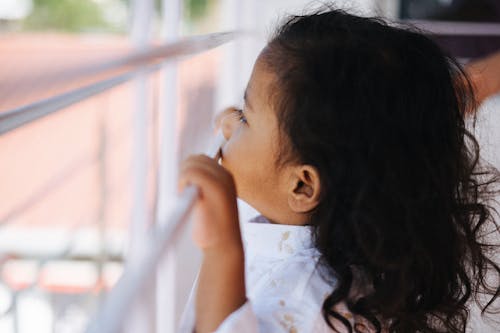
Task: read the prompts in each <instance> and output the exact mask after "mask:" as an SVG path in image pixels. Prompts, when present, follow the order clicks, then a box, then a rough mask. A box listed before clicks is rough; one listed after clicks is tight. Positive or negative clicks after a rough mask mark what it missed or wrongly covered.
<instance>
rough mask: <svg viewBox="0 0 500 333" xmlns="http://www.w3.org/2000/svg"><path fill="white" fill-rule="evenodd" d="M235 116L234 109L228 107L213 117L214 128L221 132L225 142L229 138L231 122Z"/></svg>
mask: <svg viewBox="0 0 500 333" xmlns="http://www.w3.org/2000/svg"><path fill="white" fill-rule="evenodd" d="M234 115H235V108H234V107H229V108H227V109H225V110H224V111H222V112H221V113H219V114H218V115H216V116H215V128H216V129H217V130H218V129H220V130H221V131H222V135H224V138H225V139H226V140H229V138H230V137H231V135H232V133H233V130H234V127H235V122H234V121H232V120H233V118H235V117H234Z"/></svg>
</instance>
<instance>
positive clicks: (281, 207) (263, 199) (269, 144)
mask: <svg viewBox="0 0 500 333" xmlns="http://www.w3.org/2000/svg"><path fill="white" fill-rule="evenodd" d="M272 82H273V74H272V73H269V72H268V71H266V68H265V66H264V65H263V64H262V62H261V61H260V60H257V62H256V63H255V65H254V68H253V72H252V75H251V77H250V81H249V82H248V85H247V88H246V92H245V105H244V108H243V109H242V111H241V112H238V111H235V110H234V109H233V110H232V111H230V110H226V111H225V112H224V113H223V115H222V117H221V119H222V120H221V127H222V131H223V134H224V136H225V138H226V140H227V143H226V144H225V146H224V147H223V149H222V158H221V164H222V165H223V166H224V167H225V168H226V169H228V170H229V171H230V172H231V173H232V175H233V177H234V180H235V183H236V190H237V194H238V197H240V198H241V199H242V200H244V201H246V202H247V203H248V204H250V205H251V206H253V207H254V208H255V209H257V210H258V211H259V212H260V213H261V214H263V215H264V216H266V217H267V218H268V219H270V220H271V221H272V222H276V223H286V224H292V223H293V222H290V219H291V217H289V216H288V214H287V210H288V204H287V195H286V194H287V181H286V177H287V172H286V168H284V169H282V170H280V172H278V171H277V168H276V164H275V160H276V156H277V154H278V152H279V147H278V143H279V142H280V141H278V136H279V131H278V119H277V117H276V114H275V111H274V110H273V109H272V107H271V103H270V98H269V92H270V89H271V88H270V85H271V83H272Z"/></svg>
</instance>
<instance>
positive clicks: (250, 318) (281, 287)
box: [179, 215, 354, 333]
mask: <svg viewBox="0 0 500 333" xmlns="http://www.w3.org/2000/svg"><path fill="white" fill-rule="evenodd" d="M241 232H242V238H243V243H244V251H245V286H246V293H247V299H248V300H247V302H246V303H245V304H244V305H242V306H241V307H240V308H239V309H237V310H236V311H234V312H233V313H231V314H230V315H229V316H228V317H227V318H226V319H225V320H224V321H223V322H222V323H221V324H220V326H219V327H218V328H217V330H216V331H215V333H234V332H238V333H275V332H276V333H280V332H283V333H284V332H286V333H299V332H300V333H306V332H320V333H321V332H334V331H333V330H332V329H330V327H329V326H328V325H327V324H326V322H325V320H324V318H323V315H322V312H321V307H322V304H323V301H324V299H325V298H326V297H327V296H328V295H329V294H330V293H331V292H332V290H333V287H334V285H332V284H331V283H327V282H326V281H325V280H324V279H323V278H322V276H321V275H320V272H319V270H318V267H317V265H318V260H319V257H320V254H319V251H318V250H317V249H316V248H315V247H314V245H313V243H312V238H311V227H310V226H294V225H283V224H271V223H269V221H268V220H267V219H266V218H264V217H263V216H262V215H259V216H257V217H255V218H253V219H251V220H250V221H249V222H246V223H241ZM195 285H196V283H195ZM194 293H195V287H193V290H192V292H191V296H190V297H189V300H188V303H187V306H186V309H185V310H184V315H183V319H182V320H181V326H180V331H179V332H181V333H192V332H193V330H194V322H195V314H194V301H195V297H194ZM336 310H337V311H338V312H340V313H342V314H343V315H344V317H346V319H348V320H349V321H350V322H351V325H353V327H354V319H353V316H352V315H351V314H350V313H349V312H348V311H347V310H346V307H345V305H344V304H341V305H340V306H337V307H336ZM331 321H332V323H334V325H336V328H337V329H338V330H339V332H346V329H345V327H344V326H343V325H341V324H338V322H336V321H335V320H334V319H332V320H331ZM335 323H337V324H335Z"/></svg>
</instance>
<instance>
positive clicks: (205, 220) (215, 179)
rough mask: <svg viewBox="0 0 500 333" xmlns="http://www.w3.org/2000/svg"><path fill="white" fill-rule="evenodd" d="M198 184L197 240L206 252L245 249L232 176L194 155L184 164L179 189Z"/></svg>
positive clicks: (194, 237)
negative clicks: (243, 247)
mask: <svg viewBox="0 0 500 333" xmlns="http://www.w3.org/2000/svg"><path fill="white" fill-rule="evenodd" d="M190 184H192V185H196V186H198V188H199V196H198V198H197V199H196V203H195V207H194V211H193V214H194V225H193V240H194V242H195V243H196V245H197V246H198V247H200V248H201V249H202V250H203V251H204V252H205V253H207V252H221V251H228V250H230V251H232V250H242V241H241V234H240V228H239V221H238V208H237V205H236V187H235V185H234V180H233V177H232V175H231V174H230V173H229V171H227V170H226V169H224V167H222V166H220V165H219V164H218V163H217V162H216V161H215V160H213V159H211V158H209V157H208V156H206V155H193V156H190V157H188V158H187V159H186V160H184V162H183V163H182V164H181V167H180V172H179V190H180V191H182V190H183V189H184V188H185V187H186V186H187V185H190Z"/></svg>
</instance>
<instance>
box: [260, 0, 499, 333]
mask: <svg viewBox="0 0 500 333" xmlns="http://www.w3.org/2000/svg"><path fill="white" fill-rule="evenodd" d="M261 57H262V61H263V63H264V64H265V66H267V69H268V70H269V71H270V72H272V73H274V74H275V82H274V88H273V89H274V90H273V94H272V101H271V102H272V103H273V105H274V107H275V110H276V112H277V116H278V119H279V120H280V122H279V123H280V132H281V133H282V136H283V138H284V140H287V141H288V143H289V144H288V145H282V147H284V146H289V147H290V148H289V149H288V150H286V151H282V152H281V154H280V156H279V164H280V165H283V163H288V162H300V163H305V164H310V165H313V166H314V167H316V168H317V170H318V172H319V175H320V180H321V183H322V185H323V186H322V190H321V201H320V203H319V205H318V206H317V207H316V208H315V209H314V210H313V211H312V212H311V215H310V216H311V218H310V224H311V225H312V226H313V230H315V232H314V238H315V244H316V247H317V248H318V249H319V251H320V252H321V261H320V262H321V263H322V264H323V265H322V267H323V268H324V270H323V272H326V273H328V274H325V276H329V277H330V278H332V277H333V278H334V280H335V282H334V281H333V279H332V283H335V289H334V291H333V292H332V294H331V295H329V296H328V297H327V298H326V300H325V301H324V304H323V315H324V318H325V320H326V322H327V323H328V325H329V326H330V327H332V329H334V325H333V324H332V322H331V319H332V318H335V319H336V320H338V321H340V322H341V323H343V325H345V326H346V327H347V328H348V329H349V331H350V332H352V331H353V329H354V330H356V328H352V327H351V325H350V323H349V321H348V320H347V319H346V318H344V317H343V316H342V315H341V314H340V313H338V312H337V311H335V310H334V308H333V307H334V305H336V304H337V303H339V302H341V301H345V302H346V304H347V306H348V308H349V309H350V311H352V312H353V313H355V314H358V315H361V316H363V317H364V318H366V319H367V320H368V322H369V323H371V324H370V325H373V327H372V329H374V330H376V331H378V332H380V331H382V330H384V331H388V332H465V327H466V324H467V322H468V318H469V312H468V310H467V308H468V305H469V304H468V303H469V301H470V300H472V299H475V300H476V301H477V302H479V300H478V296H479V295H481V294H482V293H487V294H489V295H490V297H488V299H489V301H487V304H484V303H482V304H480V306H481V308H482V311H483V314H484V312H485V311H492V308H493V307H492V306H491V305H492V303H493V302H494V300H495V299H496V298H497V297H498V295H499V293H500V287H499V286H498V277H499V276H500V269H499V266H498V265H497V264H496V263H495V262H494V261H493V260H492V259H491V258H492V252H491V251H492V250H495V249H496V248H497V247H496V245H495V244H490V243H487V242H486V240H485V234H486V233H488V232H489V233H490V234H491V233H493V236H496V237H498V235H499V228H498V225H497V224H496V222H495V220H494V218H493V216H494V215H493V212H495V213H497V212H496V210H495V209H494V207H493V205H492V203H493V202H494V197H495V195H496V193H497V192H498V190H497V189H496V187H495V186H494V185H495V184H498V180H499V173H498V170H496V169H495V168H494V167H492V166H491V165H488V164H487V163H483V161H482V160H481V163H480V159H479V144H478V142H477V141H476V139H475V138H474V136H473V134H471V132H469V131H468V130H467V129H466V125H465V120H464V118H465V115H466V114H473V113H474V111H475V109H476V107H477V103H476V102H475V99H474V94H473V89H472V85H471V83H470V81H469V79H468V78H467V76H466V74H465V72H464V71H463V69H462V68H461V67H460V65H459V64H458V63H457V62H456V61H455V60H454V59H453V58H451V57H450V56H447V55H446V54H445V53H444V52H443V51H442V50H441V49H440V48H439V47H438V46H437V45H436V44H435V43H434V42H433V41H431V39H430V38H429V37H427V36H425V35H424V34H422V33H421V32H419V31H417V30H416V29H415V28H412V27H408V26H404V27H403V26H401V25H399V26H397V25H396V24H388V23H387V22H385V21H384V20H382V19H380V18H366V17H358V16H354V15H351V14H348V13H346V12H345V11H342V10H336V9H333V8H330V7H327V8H324V9H322V10H320V11H317V12H314V13H312V14H307V15H303V16H291V17H288V18H287V19H286V20H285V22H284V23H283V24H281V25H280V27H279V28H278V29H277V31H276V32H275V34H274V35H273V36H272V38H271V39H270V41H269V43H268V45H267V46H266V48H265V49H264V50H263V52H262V55H261ZM474 119H475V118H474ZM474 126H475V121H474ZM483 164H484V165H483ZM487 222H488V223H487ZM490 238H491V235H490ZM325 269H326V270H325ZM487 273H488V275H489V274H492V275H491V276H493V281H494V282H493V285H492V284H491V283H490V284H488V279H487V276H486V275H487ZM491 276H489V278H490V277H491Z"/></svg>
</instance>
